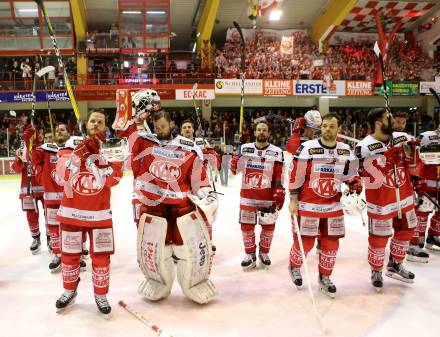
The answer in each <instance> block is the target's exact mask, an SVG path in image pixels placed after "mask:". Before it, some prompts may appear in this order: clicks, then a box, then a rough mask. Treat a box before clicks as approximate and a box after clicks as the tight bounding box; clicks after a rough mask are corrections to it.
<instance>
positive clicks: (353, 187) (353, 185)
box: [346, 176, 362, 195]
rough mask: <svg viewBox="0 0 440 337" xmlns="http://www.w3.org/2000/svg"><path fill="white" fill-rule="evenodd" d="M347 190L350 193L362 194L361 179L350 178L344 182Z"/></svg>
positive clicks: (356, 177)
mask: <svg viewBox="0 0 440 337" xmlns="http://www.w3.org/2000/svg"><path fill="white" fill-rule="evenodd" d="M346 183H347V185H348V189H349V191H350V192H355V193H356V194H358V195H359V194H361V193H362V179H361V177H359V176H354V177H351V178H350V179H348V180H347V181H346Z"/></svg>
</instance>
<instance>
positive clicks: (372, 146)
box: [368, 143, 383, 151]
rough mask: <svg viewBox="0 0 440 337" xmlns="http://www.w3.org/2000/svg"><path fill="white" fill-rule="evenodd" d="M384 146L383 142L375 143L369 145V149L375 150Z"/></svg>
mask: <svg viewBox="0 0 440 337" xmlns="http://www.w3.org/2000/svg"><path fill="white" fill-rule="evenodd" d="M382 147H383V144H382V143H374V144H370V145H368V150H370V151H374V150H377V149H381V148H382Z"/></svg>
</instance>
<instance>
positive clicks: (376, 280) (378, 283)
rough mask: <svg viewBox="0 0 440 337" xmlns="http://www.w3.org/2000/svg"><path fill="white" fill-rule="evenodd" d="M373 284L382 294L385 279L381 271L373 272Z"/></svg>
mask: <svg viewBox="0 0 440 337" xmlns="http://www.w3.org/2000/svg"><path fill="white" fill-rule="evenodd" d="M371 284H372V285H373V287H374V289H376V291H377V292H380V291H381V290H382V287H383V277H382V271H380V270H372V271H371Z"/></svg>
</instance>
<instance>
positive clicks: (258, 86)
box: [215, 79, 263, 95]
mask: <svg viewBox="0 0 440 337" xmlns="http://www.w3.org/2000/svg"><path fill="white" fill-rule="evenodd" d="M240 93H241V79H222V80H215V94H216V95H240ZM244 93H245V94H246V95H262V94H263V80H245V84H244Z"/></svg>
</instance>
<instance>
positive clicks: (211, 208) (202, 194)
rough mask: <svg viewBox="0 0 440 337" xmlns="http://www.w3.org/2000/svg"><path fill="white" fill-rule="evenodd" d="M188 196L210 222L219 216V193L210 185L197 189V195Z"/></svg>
mask: <svg viewBox="0 0 440 337" xmlns="http://www.w3.org/2000/svg"><path fill="white" fill-rule="evenodd" d="M188 198H189V199H190V200H191V201H192V203H193V204H194V205H195V206H196V207H197V209H198V211H199V212H200V213H202V214H203V215H204V218H205V219H206V221H207V222H208V223H209V224H212V223H214V221H215V219H216V218H217V209H218V200H217V194H216V193H215V192H214V191H213V190H212V189H211V188H210V187H202V188H201V189H199V190H198V191H197V195H194V194H190V195H188Z"/></svg>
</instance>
